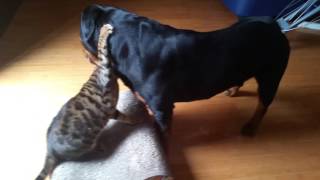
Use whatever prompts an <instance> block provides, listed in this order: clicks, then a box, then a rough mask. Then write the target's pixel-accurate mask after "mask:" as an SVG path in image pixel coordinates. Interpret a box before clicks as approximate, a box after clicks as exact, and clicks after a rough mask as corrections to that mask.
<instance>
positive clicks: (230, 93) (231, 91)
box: [224, 86, 240, 97]
mask: <svg viewBox="0 0 320 180" xmlns="http://www.w3.org/2000/svg"><path fill="white" fill-rule="evenodd" d="M239 89H240V87H239V86H235V87H232V88H230V89H228V90H226V91H225V92H224V94H225V95H226V96H229V97H234V96H236V95H237V93H238V91H239Z"/></svg>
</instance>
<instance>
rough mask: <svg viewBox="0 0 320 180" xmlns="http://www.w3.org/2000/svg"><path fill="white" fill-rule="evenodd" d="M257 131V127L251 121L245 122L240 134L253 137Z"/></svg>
mask: <svg viewBox="0 0 320 180" xmlns="http://www.w3.org/2000/svg"><path fill="white" fill-rule="evenodd" d="M256 133H257V127H256V126H255V125H253V124H252V123H247V124H245V125H244V126H243V127H242V129H241V134H242V136H246V137H254V136H255V135H256Z"/></svg>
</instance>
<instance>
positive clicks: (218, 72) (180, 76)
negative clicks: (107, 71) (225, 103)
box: [80, 5, 290, 135]
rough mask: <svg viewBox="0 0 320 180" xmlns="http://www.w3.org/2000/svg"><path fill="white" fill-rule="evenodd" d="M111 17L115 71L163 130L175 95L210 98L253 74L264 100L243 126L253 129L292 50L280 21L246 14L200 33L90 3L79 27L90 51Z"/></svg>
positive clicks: (178, 99) (247, 132)
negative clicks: (250, 18)
mask: <svg viewBox="0 0 320 180" xmlns="http://www.w3.org/2000/svg"><path fill="white" fill-rule="evenodd" d="M106 23H109V24H111V25H112V26H113V27H114V33H113V35H112V36H111V37H110V39H109V41H108V43H109V47H110V48H109V51H110V54H111V56H112V58H113V61H114V63H115V64H114V67H115V69H116V72H117V75H118V76H119V77H120V78H121V79H122V80H123V81H124V83H125V84H126V85H127V86H128V87H129V88H130V89H131V90H132V91H134V92H135V93H136V94H137V95H138V96H139V97H140V99H142V100H143V101H144V102H145V104H146V105H147V106H148V107H149V109H150V110H151V111H152V113H153V114H154V117H155V119H156V122H157V123H158V125H159V127H160V128H161V129H162V130H166V129H167V128H168V127H169V125H170V122H169V120H170V119H171V116H172V111H173V108H174V103H175V102H186V101H193V100H199V99H206V98H210V97H212V96H214V95H216V94H218V93H220V92H222V91H225V90H228V89H230V88H232V87H237V86H238V87H239V86H241V85H242V84H243V83H244V82H245V81H246V80H248V79H249V78H252V77H254V78H255V79H256V80H257V83H258V87H259V88H258V93H259V104H258V106H257V109H256V112H255V114H254V116H253V118H252V119H251V120H250V121H249V122H248V123H247V124H246V125H245V126H244V127H243V129H242V133H243V134H245V135H254V134H255V132H256V129H257V127H258V126H259V124H260V121H261V119H262V118H263V116H264V114H265V113H266V111H267V109H268V106H269V105H270V104H271V102H272V101H273V99H274V96H275V94H276V92H277V88H278V86H279V83H280V80H281V78H282V75H283V73H284V71H285V69H286V66H287V62H288V57H289V52H290V48H289V44H288V40H287V39H286V37H285V35H283V34H282V33H281V30H280V28H279V27H278V25H277V24H276V23H264V22H251V21H240V22H238V23H236V24H234V25H232V26H230V27H228V28H225V29H221V30H217V31H211V32H196V31H192V30H184V29H176V28H173V27H171V26H168V25H163V24H160V23H159V22H157V21H154V20H151V19H148V18H146V17H141V16H138V15H136V14H134V13H130V12H128V11H125V10H123V9H119V8H115V7H110V6H101V5H91V6H89V7H87V8H86V9H85V10H84V11H83V13H82V17H81V32H80V34H81V41H82V43H83V45H84V47H85V48H86V50H87V51H88V53H89V54H90V56H91V57H94V56H95V55H96V54H97V47H96V44H97V40H98V35H99V29H100V27H101V26H102V25H103V24H106ZM236 89H237V88H233V90H236ZM231 92H232V91H231Z"/></svg>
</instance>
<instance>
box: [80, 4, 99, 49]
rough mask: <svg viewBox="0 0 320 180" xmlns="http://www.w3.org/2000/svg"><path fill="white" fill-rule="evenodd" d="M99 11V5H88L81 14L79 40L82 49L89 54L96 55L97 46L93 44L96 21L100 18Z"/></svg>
mask: <svg viewBox="0 0 320 180" xmlns="http://www.w3.org/2000/svg"><path fill="white" fill-rule="evenodd" d="M100 13H101V10H100V8H99V5H96V4H94V5H90V6H88V7H86V8H85V9H84V11H83V12H82V13H81V22H80V38H81V42H82V44H83V45H84V47H85V48H86V49H87V50H88V51H89V52H91V53H92V54H96V52H97V45H96V43H95V38H96V37H95V32H96V28H97V24H96V21H97V19H98V17H99V16H100Z"/></svg>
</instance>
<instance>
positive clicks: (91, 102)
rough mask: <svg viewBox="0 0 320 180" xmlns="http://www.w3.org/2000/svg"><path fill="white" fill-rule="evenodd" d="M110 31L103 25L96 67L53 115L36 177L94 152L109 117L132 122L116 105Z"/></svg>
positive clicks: (95, 62) (47, 174)
mask: <svg viewBox="0 0 320 180" xmlns="http://www.w3.org/2000/svg"><path fill="white" fill-rule="evenodd" d="M111 33H112V26H111V25H109V24H107V25H104V26H103V27H102V28H101V30H100V36H99V42H98V49H99V51H98V58H97V59H95V61H94V62H93V63H94V64H96V65H97V68H96V69H95V71H94V72H93V74H92V75H91V77H90V79H89V80H88V81H87V82H86V83H85V84H84V85H83V87H82V88H81V90H80V92H79V93H78V94H77V95H76V96H74V97H73V98H71V99H70V100H69V101H68V102H67V103H66V104H65V105H64V106H63V107H62V109H61V110H60V111H59V113H58V114H57V116H56V117H55V118H54V119H53V122H52V123H51V125H50V127H49V129H48V132H47V156H46V161H45V165H44V168H43V170H42V171H41V173H40V175H39V176H38V177H37V178H36V180H43V179H45V178H46V177H47V176H51V174H52V172H53V170H54V168H55V167H56V166H57V165H58V164H59V163H61V162H63V161H68V160H76V159H78V158H80V157H82V156H83V155H85V154H87V153H89V152H91V151H92V150H93V149H94V148H95V147H96V141H97V139H98V136H99V134H100V132H101V131H102V129H103V128H104V126H105V124H106V123H107V121H108V119H110V118H117V119H120V120H122V121H125V122H128V123H131V122H130V121H128V120H126V117H125V116H124V115H122V114H121V113H120V112H119V111H117V109H116V104H117V100H118V91H119V89H118V83H117V77H116V76H115V75H114V74H113V72H112V68H111V67H112V64H111V63H112V62H111V61H110V58H109V57H108V53H107V52H108V50H107V47H106V46H107V38H108V36H109V35H110V34H111ZM90 60H91V61H92V59H90ZM119 115H120V116H119Z"/></svg>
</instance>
